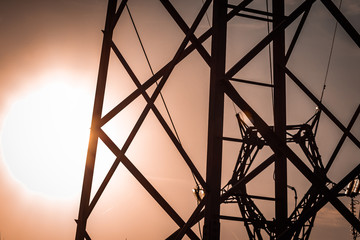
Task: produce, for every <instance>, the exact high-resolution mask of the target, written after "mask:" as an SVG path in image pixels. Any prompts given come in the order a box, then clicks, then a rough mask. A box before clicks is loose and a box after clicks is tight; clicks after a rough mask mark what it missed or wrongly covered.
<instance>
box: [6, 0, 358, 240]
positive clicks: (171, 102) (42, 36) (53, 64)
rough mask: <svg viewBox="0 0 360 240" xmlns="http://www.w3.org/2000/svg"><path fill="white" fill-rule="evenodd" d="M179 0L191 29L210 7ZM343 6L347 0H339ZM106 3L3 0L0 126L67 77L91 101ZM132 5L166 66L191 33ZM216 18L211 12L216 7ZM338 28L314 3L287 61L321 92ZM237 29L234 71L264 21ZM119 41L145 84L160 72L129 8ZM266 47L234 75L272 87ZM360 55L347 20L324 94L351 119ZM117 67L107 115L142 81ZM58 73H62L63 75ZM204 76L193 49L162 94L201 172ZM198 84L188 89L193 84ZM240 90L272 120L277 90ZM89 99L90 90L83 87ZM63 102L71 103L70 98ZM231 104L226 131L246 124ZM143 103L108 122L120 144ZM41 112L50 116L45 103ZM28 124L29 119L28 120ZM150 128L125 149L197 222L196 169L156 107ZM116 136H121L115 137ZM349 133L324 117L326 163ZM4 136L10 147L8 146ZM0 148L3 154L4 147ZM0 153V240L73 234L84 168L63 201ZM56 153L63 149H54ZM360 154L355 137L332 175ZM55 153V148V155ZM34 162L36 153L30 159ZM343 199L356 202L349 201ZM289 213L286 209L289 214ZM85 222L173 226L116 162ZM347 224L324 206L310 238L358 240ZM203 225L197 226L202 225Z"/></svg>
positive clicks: (297, 108)
mask: <svg viewBox="0 0 360 240" xmlns="http://www.w3.org/2000/svg"><path fill="white" fill-rule="evenodd" d="M171 2H172V3H173V4H174V6H175V7H176V8H177V9H178V11H179V12H180V13H181V14H182V16H183V17H184V19H185V20H186V22H187V24H188V25H190V24H191V22H192V20H193V19H194V17H195V16H196V13H197V11H199V8H200V6H201V0H197V1H195V0H192V1H190V0H187V1H171ZM230 2H231V1H230ZM286 2H287V8H288V9H290V10H291V9H293V8H294V7H295V6H296V5H297V4H298V2H299V1H296V0H291V1H286ZM190 3H191V4H190ZM335 3H336V4H338V2H335ZM106 4H107V1H105V0H87V1H85V0H63V1H55V0H46V1H45V0H31V1H26V0H12V1H1V2H0V32H1V34H0V84H1V85H0V86H1V87H0V126H2V125H3V124H4V119H5V118H6V116H7V114H8V112H9V111H10V109H11V107H12V106H13V104H14V103H15V102H16V101H18V100H19V99H21V98H22V97H24V96H28V95H29V94H32V93H33V92H36V91H37V90H39V89H42V88H43V87H44V86H47V85H48V84H49V83H51V82H55V81H59V80H60V81H63V82H64V83H65V84H66V85H67V86H70V88H73V89H82V90H84V92H87V93H89V99H92V98H93V95H94V92H95V84H96V76H97V69H98V62H99V55H100V49H101V42H102V33H101V31H100V30H101V29H103V26H104V22H105V13H106ZM258 5H260V6H261V8H262V9H265V8H264V7H265V1H255V5H254V7H257V6H258ZM190 6H191V7H190ZM129 7H130V8H131V10H132V13H133V17H134V19H135V21H136V23H137V25H138V28H139V32H140V34H141V35H142V38H143V41H144V45H145V48H146V49H147V52H148V55H149V58H150V61H151V63H152V66H153V68H154V70H155V71H156V70H159V69H160V68H161V67H162V66H163V65H164V64H166V63H167V61H169V60H170V59H171V58H172V57H173V54H174V53H175V51H176V49H177V47H178V45H179V43H180V42H181V40H182V38H183V33H182V32H181V31H180V30H179V29H178V27H177V26H176V24H175V23H174V22H173V20H172V19H171V18H170V17H169V15H168V14H167V13H166V12H165V10H164V9H163V8H162V7H161V4H160V3H158V2H157V1H141V0H134V1H129ZM290 10H289V11H290ZM342 11H343V13H344V14H345V15H346V16H347V17H348V19H349V21H350V22H351V23H352V24H353V26H354V27H355V29H356V30H357V31H358V32H359V31H360V2H359V1H358V0H343V7H342ZM209 18H210V19H211V11H210V12H209ZM334 27H335V22H334V20H333V19H332V17H331V15H330V14H329V13H328V12H327V11H326V9H325V8H324V6H323V5H322V4H321V2H317V3H315V4H314V6H313V9H312V11H311V12H310V15H309V19H308V22H307V24H306V25H305V27H304V30H303V35H302V36H301V37H300V39H299V43H298V45H297V46H296V48H295V50H294V54H293V57H292V58H291V59H290V61H289V65H288V66H289V68H290V69H291V70H292V71H293V72H294V73H295V74H296V75H297V76H298V77H299V78H300V79H301V80H303V82H304V84H305V85H306V86H307V87H308V88H309V89H310V90H311V91H312V92H313V93H314V94H315V95H316V96H318V97H319V96H320V94H321V89H322V86H323V81H324V77H325V71H326V65H327V60H328V57H329V52H330V46H331V39H332V34H333V31H334ZM207 28H208V22H207V21H206V19H204V20H203V21H202V23H201V24H200V27H199V32H198V33H200V32H203V31H205V30H206V29H207ZM228 28H229V32H230V33H229V39H228V52H229V57H228V59H227V67H228V68H229V67H231V65H232V64H234V63H235V61H237V59H239V56H241V55H242V54H244V53H245V52H246V51H248V50H249V49H251V47H252V46H254V44H255V42H256V41H258V40H260V39H261V38H262V37H264V36H265V34H266V25H265V23H263V22H260V23H258V22H257V23H254V21H248V20H243V19H241V20H240V19H236V20H234V21H231V22H230V23H229V25H228ZM291 32H293V28H290V29H289V31H288V33H289V34H290V36H291ZM159 36H161V38H159ZM114 39H115V40H116V43H117V44H118V47H119V49H120V50H121V51H122V52H123V54H124V56H125V57H126V58H127V60H128V61H129V64H130V65H131V66H132V67H133V69H134V71H135V73H136V74H137V76H138V77H139V78H140V80H141V81H144V80H146V79H147V78H148V77H149V76H151V72H150V71H149V69H148V67H147V65H146V61H145V59H144V57H143V55H142V52H141V49H140V46H139V44H138V42H137V38H136V35H135V33H134V31H133V29H132V26H131V25H130V21H129V17H128V15H127V14H126V13H124V15H123V16H122V17H121V19H120V21H119V25H118V27H117V29H116V31H115V36H114ZM204 46H206V48H207V49H209V48H208V47H209V42H206V43H205V44H204ZM266 54H267V51H263V52H262V53H261V54H260V56H259V58H256V59H254V61H253V62H252V63H251V64H249V66H247V67H246V68H244V69H243V70H242V71H241V72H240V73H239V74H237V76H238V77H242V78H247V79H250V80H255V81H262V82H267V83H269V77H268V76H269V70H268V69H269V66H268V62H267V58H266V56H267V55H266ZM260 57H261V58H264V59H265V60H262V59H261V58H260ZM112 60H114V59H112ZM359 63H360V51H359V48H358V47H357V46H356V45H355V44H354V43H353V42H352V41H351V39H350V38H349V37H348V36H347V35H346V34H345V32H344V31H343V30H342V29H341V27H340V26H339V27H338V32H337V35H336V39H335V45H334V52H333V56H332V61H331V64H330V71H329V76H328V79H327V88H326V92H325V95H324V101H323V102H324V104H325V105H326V106H328V107H329V109H330V110H331V111H333V113H334V114H335V116H337V117H338V118H339V119H340V121H342V123H343V124H344V125H345V126H346V125H347V124H348V122H349V120H350V118H351V115H352V114H353V113H354V111H355V109H356V107H357V105H358V104H359V103H360V97H359V92H360V80H359V76H360V68H359ZM116 64H118V63H116V61H112V65H111V67H110V74H109V91H108V93H109V94H108V95H107V96H106V99H105V106H104V111H105V112H106V111H108V110H110V109H111V108H112V106H114V105H115V104H116V103H117V102H118V101H119V100H120V99H122V98H123V97H124V96H126V94H128V93H129V92H131V91H132V90H133V89H134V86H133V84H132V83H131V82H130V81H129V78H128V77H127V76H126V74H125V73H124V71H123V70H122V68H120V67H117V66H119V64H118V65H116ZM59 72H61V73H65V74H63V75H61V74H58V73H59ZM51 74H57V76H52V77H49V76H51ZM59 76H60V79H59ZM61 76H63V78H64V79H63V78H61ZM64 76H65V77H64ZM119 76H120V79H121V82H120V84H119V80H118V79H119ZM207 76H208V69H207V67H206V65H205V64H204V62H202V61H201V60H200V57H199V56H198V54H192V55H191V56H190V58H189V59H188V60H186V61H184V62H182V63H181V64H180V66H179V68H178V69H176V70H175V71H174V73H173V75H172V78H171V79H172V80H171V81H169V83H168V84H167V85H166V87H165V88H164V91H163V94H164V97H165V99H166V101H167V103H168V106H169V109H170V112H171V114H172V117H173V119H174V122H175V125H176V127H177V130H178V132H179V135H180V138H181V141H182V144H183V146H184V148H185V149H186V150H187V151H188V153H189V155H190V156H191V157H192V158H193V159H195V164H196V165H197V167H198V168H199V171H200V172H201V173H202V175H203V176H204V177H205V162H204V159H205V158H206V148H205V146H206V131H207V127H206V125H207V107H208V106H207V99H208V82H207V81H208V79H207ZM288 83H289V84H288V123H289V124H295V123H302V122H304V121H306V120H307V119H308V118H309V117H311V115H312V114H313V113H314V109H315V105H314V104H313V103H312V102H310V101H309V100H308V99H307V98H306V97H305V95H304V94H303V93H302V92H300V91H299V89H297V88H296V87H295V86H294V84H292V82H290V81H288ZM190 84H191V87H189V86H190ZM236 87H237V88H238V89H239V92H240V93H241V94H243V96H244V98H245V99H246V100H247V101H249V103H250V104H251V105H252V106H253V107H254V108H255V110H257V111H259V113H260V114H261V115H262V116H263V117H264V119H265V120H266V121H268V123H269V124H270V125H271V124H272V120H271V119H272V116H271V101H269V99H271V92H270V91H269V90H268V89H266V90H264V89H262V88H258V87H255V88H254V87H252V86H247V85H241V84H237V85H236ZM81 96H82V97H84V98H85V95H81ZM260 96H261V97H260ZM44 101H46V99H44ZM63 103H64V104H69V105H71V103H67V102H66V101H63ZM225 104H226V105H225V106H226V114H227V116H226V117H225V122H226V123H227V124H228V125H227V126H226V127H225V129H224V135H225V136H234V137H237V136H238V130H237V126H236V124H235V123H236V122H235V118H234V110H233V106H232V104H231V103H230V102H229V101H228V100H227V102H226V103H225ZM157 105H158V106H159V108H160V110H161V111H163V108H162V105H161V102H159V101H158V102H157ZM143 106H144V101H137V102H135V104H133V105H132V106H131V107H130V110H129V111H127V112H126V111H125V114H126V115H125V118H124V119H115V120H114V121H113V122H114V123H112V124H113V125H114V126H109V127H108V128H105V130H106V131H108V134H109V136H111V137H113V138H114V139H115V140H116V141H118V143H120V144H119V145H121V142H122V141H124V138H125V137H126V133H127V132H128V131H129V129H131V127H132V126H131V124H129V122H131V121H134V119H136V117H137V116H138V114H140V113H141V111H142V108H143ZM189 106H191V108H189ZM69 107H70V106H69ZM91 107H92V100H90V101H88V102H87V103H85V104H84V105H83V106H80V108H86V109H88V112H89V111H90V110H91ZM44 112H46V110H45V109H44ZM27 117H28V118H29V119H31V118H32V117H33V116H31V114H30V115H27ZM71 117H74V116H71ZM75 117H76V116H75ZM69 118H70V116H69ZM90 120H91V119H90V114H88V121H85V122H84V125H85V126H86V127H87V128H89V126H90ZM23 121H24V123H25V122H26V121H27V120H26V119H24V120H23ZM119 124H122V128H121V129H120V131H118V130H119V128H118V127H117V126H118V125H119ZM1 128H2V127H1ZM141 130H142V131H141V134H140V136H139V138H136V140H135V142H134V145H133V146H132V147H131V148H130V149H129V151H128V153H127V155H128V156H129V158H130V159H131V160H133V161H134V164H135V165H136V166H137V167H138V168H139V169H140V170H141V171H142V172H143V173H144V175H145V176H147V177H148V179H149V180H150V181H151V182H152V183H153V184H154V185H155V186H156V187H157V189H158V190H159V191H160V192H161V193H162V194H163V196H164V197H165V199H167V200H168V201H169V202H170V203H171V204H172V205H173V206H174V208H175V209H177V210H178V211H179V214H180V215H181V216H182V217H183V218H184V219H186V218H188V217H189V214H191V211H192V209H193V208H194V207H195V206H196V201H195V199H194V198H193V196H192V194H191V188H193V187H194V182H193V181H192V179H191V174H190V172H189V171H188V170H187V169H186V166H185V164H184V163H183V162H182V161H181V158H180V156H178V155H179V154H177V153H176V150H175V149H174V147H173V146H171V144H169V139H168V138H167V136H166V135H165V133H164V132H163V131H162V130H161V129H160V126H159V124H158V123H157V122H156V119H155V117H154V116H153V115H151V114H150V117H149V119H147V121H145V123H144V126H143V127H142V128H141ZM2 131H3V130H2ZM118 132H119V133H120V134H117V133H118ZM352 133H353V134H354V135H355V136H356V137H357V138H360V120H358V121H357V122H356V123H355V125H354V127H353V131H352ZM119 135H120V136H119ZM155 136H156V137H155ZM340 136H341V135H340V131H339V130H338V129H337V128H336V127H335V126H334V124H332V123H330V122H329V120H328V119H327V118H326V117H323V118H322V122H321V124H320V128H319V134H318V141H319V142H318V145H319V148H320V152H321V154H322V156H323V159H324V161H325V162H327V159H328V158H329V156H330V155H331V153H332V151H333V149H334V147H335V146H336V144H337V141H338V139H339V138H340ZM70 137H71V136H70ZM16 141H17V140H14V142H16ZM34 141H36V140H34ZM149 143H151V144H149ZM1 144H2V146H4V143H3V142H2V143H1ZM29 144H30V143H29ZM58 145H59V146H58V151H66V150H67V148H66V145H61V144H58ZM21 146H22V145H21V144H19V145H17V144H15V145H14V148H16V149H17V150H18V151H20V152H21V151H24V149H21ZM64 146H65V147H64ZM100 147H101V146H100ZM18 148H20V149H18ZM237 148H238V145H232V144H226V145H224V151H229V152H230V153H227V154H225V157H226V158H228V159H233V158H234V157H236V155H237V152H236V151H237V150H236V149H237ZM139 149H141V151H140V150H139ZM0 151H3V147H2V148H1V150H0ZM85 151H86V149H85V150H84V153H83V155H82V157H80V158H81V159H79V160H78V161H79V162H75V163H74V166H75V165H82V164H84V161H85V155H86V152H85ZM1 154H2V155H0V196H1V200H0V233H1V237H2V238H0V239H1V240H2V239H6V240H12V239H16V240H17V239H37V240H42V239H44V240H45V239H54V240H57V239H58V240H63V239H73V238H74V234H75V228H76V225H75V222H74V220H73V219H75V218H77V211H78V204H79V200H80V188H81V178H82V170H79V174H78V177H77V178H74V180H73V182H71V181H70V182H68V181H65V180H64V183H65V184H68V185H65V188H67V187H74V186H76V187H75V189H76V188H77V189H78V192H76V193H75V194H73V195H71V196H64V197H53V196H46V195H44V194H40V193H36V192H33V191H30V190H28V189H27V188H26V187H25V185H26V184H25V183H21V182H19V181H18V180H16V179H14V177H13V176H12V173H11V172H10V170H9V169H8V167H7V165H9V164H8V163H6V160H5V159H4V157H3V152H1ZM53 154H54V156H55V155H56V152H54V153H53ZM101 154H103V155H101V156H104V158H106V157H109V156H110V161H107V162H106V163H105V164H104V165H101V166H99V167H102V168H103V169H104V168H106V166H109V165H110V164H111V161H112V160H113V159H111V157H112V156H111V154H108V153H107V152H106V151H105V150H104V151H102V152H101ZM267 154H269V153H268V152H265V153H263V155H262V156H266V155H267ZM359 154H360V152H359V149H356V148H355V147H354V145H353V144H352V143H351V142H350V141H346V143H345V146H344V148H343V150H342V151H341V152H340V156H339V159H340V160H339V161H337V162H336V163H335V164H334V169H336V170H332V171H330V172H329V175H330V176H331V178H332V179H333V180H334V181H336V180H339V179H340V178H341V176H343V175H344V174H346V172H347V171H349V169H351V168H352V167H354V164H355V163H356V161H358V160H359ZM54 156H53V155H52V154H51V153H49V161H51V160H52V159H53V157H54ZM169 159H170V160H171V161H169ZM35 160H36V159H27V161H28V163H29V162H30V165H31V162H32V161H35ZM19 161H20V162H21V160H19ZM233 166H234V165H233V160H230V161H229V162H227V163H225V164H224V170H223V172H224V182H226V177H227V176H229V174H231V171H232V168H233ZM69 167H71V166H69ZM27 170H28V171H29V172H30V173H29V174H30V176H33V178H39V176H42V175H41V174H40V172H43V171H47V169H41V168H40V169H39V168H38V169H31V168H29V169H27ZM37 171H39V172H37ZM70 172H72V171H69V175H67V174H66V173H65V174H64V175H63V176H62V177H63V178H64V179H67V178H70V177H71V176H70V175H71V174H70ZM289 172H290V174H291V178H290V179H289V184H298V185H297V190H298V191H299V193H304V191H305V190H306V189H305V186H308V183H307V181H306V180H304V179H303V178H302V177H300V175H299V174H298V173H297V171H296V170H294V169H293V167H291V166H289ZM99 174H100V175H101V173H99ZM271 174H272V172H271V170H269V171H267V172H266V173H265V176H263V177H260V179H259V180H258V181H259V182H261V183H262V185H261V186H260V187H259V185H256V184H254V186H252V187H253V188H254V189H252V190H253V191H254V192H255V193H261V194H267V193H268V194H269V195H271V194H272V187H273V186H272V183H267V182H266V180H265V179H266V177H268V176H270V175H271ZM50 177H54V176H50ZM40 181H43V182H46V181H47V179H40ZM264 182H265V183H264ZM179 196H181V200H180V199H179ZM289 199H290V201H293V200H292V199H293V196H292V192H289ZM344 202H345V203H346V204H348V200H345V201H344ZM129 203H131V204H129ZM271 209H272V208H268V209H266V210H264V211H265V212H266V215H269V216H271V214H272V213H271V211H272V210H271ZM291 210H292V209H291V208H289V212H291ZM226 211H231V209H230V210H227V209H224V212H226ZM88 223H89V226H88V229H89V230H90V231H91V233H92V236H93V237H94V239H125V238H127V239H163V238H165V237H166V236H168V235H169V234H170V233H171V232H172V231H174V230H175V229H176V225H175V224H174V223H173V222H172V221H171V219H170V218H169V217H168V216H167V215H166V214H165V213H164V212H163V211H162V209H161V208H160V207H159V206H157V205H156V203H155V201H154V200H152V199H151V197H150V196H149V195H148V194H147V193H146V192H145V191H144V190H143V189H142V187H141V186H140V185H139V184H137V183H136V181H135V180H134V178H133V177H132V176H131V174H129V173H128V172H127V171H126V169H125V168H124V167H122V166H120V167H119V169H118V171H117V174H116V176H115V177H114V179H112V181H111V183H110V185H109V186H108V188H107V190H106V191H105V193H104V197H103V198H102V199H101V201H99V204H98V205H97V207H96V209H95V210H94V213H93V215H92V216H91V217H90V218H89V222H88ZM139 229H140V230H139ZM349 229H350V228H349V226H348V224H347V222H346V221H345V220H344V219H343V218H342V217H341V216H340V215H339V214H338V213H337V211H336V210H334V208H333V207H332V206H329V205H327V206H326V207H325V208H324V209H323V210H322V211H320V212H319V214H318V216H317V222H316V223H315V228H314V230H313V235H312V239H320V238H321V239H325V238H327V239H347V238H349V239H350V235H349ZM222 230H223V231H224V234H225V235H223V239H240V237H242V236H245V235H244V234H245V232H244V231H242V232H241V231H240V230H239V228H238V227H237V226H236V225H235V224H234V223H229V222H226V223H223V224H222ZM194 231H197V230H196V228H195V229H194ZM149 236H152V237H149Z"/></svg>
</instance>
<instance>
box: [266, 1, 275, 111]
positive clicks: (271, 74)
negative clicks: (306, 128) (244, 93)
mask: <svg viewBox="0 0 360 240" xmlns="http://www.w3.org/2000/svg"><path fill="white" fill-rule="evenodd" d="M265 2H266V12H267V13H269V1H268V0H266V1H265ZM266 19H267V20H269V15H266ZM266 25H267V33H268V35H269V33H270V23H269V21H267V22H266ZM271 55H272V54H271V46H270V44H269V66H270V83H271V85H273V84H274V83H273V82H274V80H273V71H272V65H273V64H272V58H271ZM271 100H272V106H273V108H274V88H271Z"/></svg>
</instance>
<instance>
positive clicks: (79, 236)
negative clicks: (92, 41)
mask: <svg viewBox="0 0 360 240" xmlns="http://www.w3.org/2000/svg"><path fill="white" fill-rule="evenodd" d="M116 5H117V0H109V3H108V8H107V14H106V21H105V30H104V37H103V43H102V49H101V56H100V64H99V72H98V79H97V85H96V92H95V100H94V108H93V115H92V121H91V130H90V140H89V146H88V152H87V157H86V165H85V172H84V180H83V187H82V193H81V199H80V207H79V215H78V220H77V228H76V236H75V239H76V240H84V238H85V233H86V223H87V218H88V211H89V202H90V194H91V186H92V181H93V174H94V166H95V157H96V149H97V144H98V132H99V129H100V124H99V123H100V119H101V114H102V109H103V103H104V96H105V86H106V78H107V73H108V66H109V59H110V50H111V43H112V35H113V29H114V25H113V20H114V16H115V12H116Z"/></svg>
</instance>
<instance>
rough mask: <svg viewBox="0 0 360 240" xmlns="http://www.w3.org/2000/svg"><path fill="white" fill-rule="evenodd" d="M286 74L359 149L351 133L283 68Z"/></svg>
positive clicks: (356, 140) (357, 142) (359, 146)
mask: <svg viewBox="0 0 360 240" xmlns="http://www.w3.org/2000/svg"><path fill="white" fill-rule="evenodd" d="M285 72H286V74H287V75H288V76H289V77H290V79H292V80H293V82H294V83H295V84H296V85H298V87H299V88H300V89H301V90H302V91H303V92H304V93H305V94H306V95H307V96H308V97H309V98H310V99H311V100H312V101H313V102H314V103H315V104H316V105H317V106H318V107H319V108H320V109H321V110H322V111H323V112H324V113H325V114H326V115H327V116H328V117H329V118H330V119H331V121H333V123H335V124H336V126H337V127H338V128H340V130H341V131H343V132H344V134H346V136H347V137H349V138H350V140H351V141H352V142H353V143H354V144H355V145H356V146H357V147H358V148H360V142H359V140H358V139H357V138H356V137H355V136H354V135H353V134H352V133H351V132H348V131H347V130H346V128H345V126H344V125H343V124H342V123H341V122H340V121H339V120H338V119H337V118H336V117H335V116H334V114H332V113H331V112H330V111H329V109H327V108H326V107H325V106H324V105H323V104H322V103H321V102H320V101H319V100H318V99H317V98H316V97H315V95H314V94H312V93H311V92H310V90H309V89H307V88H306V87H305V85H304V84H302V82H301V81H300V80H299V79H298V78H297V77H296V76H295V75H294V74H293V73H292V72H291V71H290V70H289V69H288V68H286V67H285Z"/></svg>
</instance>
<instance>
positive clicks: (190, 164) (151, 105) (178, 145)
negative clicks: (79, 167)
mask: <svg viewBox="0 0 360 240" xmlns="http://www.w3.org/2000/svg"><path fill="white" fill-rule="evenodd" d="M113 50H114V52H115V54H116V56H117V57H118V59H119V61H120V62H121V63H122V65H123V66H124V68H125V70H126V71H127V72H128V74H129V76H130V77H131V78H132V80H133V81H134V83H135V85H136V86H137V87H139V88H140V86H141V84H140V81H139V80H138V78H137V77H136V76H135V73H134V72H133V71H132V69H131V68H130V66H129V64H128V63H127V61H126V60H125V58H124V56H123V55H122V54H121V53H120V51H119V49H118V48H117V47H116V45H113ZM141 94H142V95H143V97H144V98H145V100H146V101H147V103H148V104H149V105H148V106H149V108H150V109H151V110H152V111H153V112H154V114H155V116H156V117H157V118H158V120H159V122H160V124H161V125H162V126H163V128H164V130H165V131H166V133H167V134H168V135H169V137H170V139H171V140H172V142H173V144H174V145H175V147H176V148H177V149H178V151H179V153H180V154H181V156H182V157H183V159H184V160H185V162H186V163H187V165H188V167H189V168H190V170H191V172H192V173H193V174H194V175H195V177H196V178H197V180H199V182H200V184H201V186H202V187H203V188H204V189H206V183H205V181H204V179H203V177H202V176H201V174H200V173H199V171H198V170H197V168H196V167H195V165H194V164H193V162H192V160H191V159H190V157H189V156H188V154H187V153H186V151H185V149H184V148H183V147H182V145H181V143H180V142H179V140H178V139H177V138H176V136H175V135H174V133H173V131H171V129H170V127H169V125H168V124H167V123H166V121H165V119H164V118H163V117H162V115H161V113H160V111H159V110H158V109H157V107H156V106H155V104H154V103H153V102H152V101H151V99H150V97H149V95H148V94H147V93H146V91H144V90H142V92H141ZM129 145H130V141H129V140H127V141H126V143H125V144H124V147H123V149H122V150H123V151H124V148H125V149H127V148H128V146H129ZM125 151H126V150H125Z"/></svg>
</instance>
